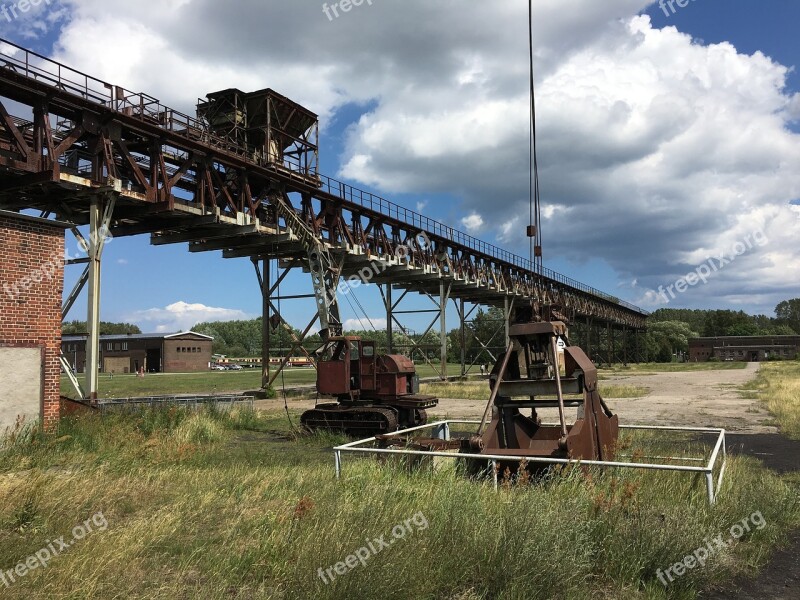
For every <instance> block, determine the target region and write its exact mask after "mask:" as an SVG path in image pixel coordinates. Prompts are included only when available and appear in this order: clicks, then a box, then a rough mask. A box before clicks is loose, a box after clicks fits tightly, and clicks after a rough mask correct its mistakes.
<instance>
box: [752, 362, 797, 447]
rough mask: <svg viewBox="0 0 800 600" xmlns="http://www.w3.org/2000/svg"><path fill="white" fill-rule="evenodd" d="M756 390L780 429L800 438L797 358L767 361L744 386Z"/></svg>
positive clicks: (792, 436) (788, 434)
mask: <svg viewBox="0 0 800 600" xmlns="http://www.w3.org/2000/svg"><path fill="white" fill-rule="evenodd" d="M744 389H745V390H746V393H748V392H749V394H748V397H752V395H753V393H755V394H756V395H757V396H758V397H759V398H760V399H761V400H762V402H764V403H765V404H766V406H767V408H768V409H769V411H770V412H771V413H772V414H773V415H775V417H776V419H777V422H778V425H779V426H780V428H781V432H782V433H784V434H785V435H787V436H789V437H791V438H792V439H795V440H800V362H798V361H791V362H767V363H763V364H762V365H761V368H760V369H759V371H758V375H757V376H756V378H755V379H754V380H753V381H751V382H750V383H748V384H747V385H745V386H744Z"/></svg>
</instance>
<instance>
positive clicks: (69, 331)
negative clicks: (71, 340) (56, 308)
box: [61, 321, 142, 335]
mask: <svg viewBox="0 0 800 600" xmlns="http://www.w3.org/2000/svg"><path fill="white" fill-rule="evenodd" d="M88 329H89V328H88V327H87V325H86V321H69V322H65V323H62V324H61V333H62V334H63V335H86V334H87V333H88ZM129 333H131V334H136V333H142V330H141V329H139V327H137V326H136V325H133V324H131V323H109V322H107V321H100V335H127V334H129Z"/></svg>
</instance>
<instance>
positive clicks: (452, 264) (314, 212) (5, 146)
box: [0, 40, 647, 329]
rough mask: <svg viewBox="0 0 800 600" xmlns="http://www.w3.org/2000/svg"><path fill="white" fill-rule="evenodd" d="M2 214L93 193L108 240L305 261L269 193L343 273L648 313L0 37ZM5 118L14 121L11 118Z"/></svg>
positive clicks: (487, 298)
mask: <svg viewBox="0 0 800 600" xmlns="http://www.w3.org/2000/svg"><path fill="white" fill-rule="evenodd" d="M0 44H4V45H5V47H6V50H7V52H6V53H5V54H4V55H0V207H3V208H6V209H11V210H22V209H38V210H41V211H45V212H50V213H54V214H57V215H58V216H59V217H60V218H62V219H67V220H70V221H72V222H74V223H76V224H85V223H87V222H88V209H89V198H91V196H92V195H97V194H113V195H115V196H116V198H117V200H116V208H115V211H114V221H113V227H112V230H111V233H112V234H113V235H115V236H124V235H137V234H150V235H151V241H152V243H154V244H156V245H161V244H172V243H187V244H188V245H189V250H190V251H192V252H206V251H222V253H223V256H224V257H226V258H237V257H251V258H277V259H280V260H281V261H283V262H284V264H285V265H287V266H289V265H296V266H302V265H303V264H304V260H303V248H302V245H301V244H300V243H299V242H298V239H297V236H296V234H297V232H294V231H292V230H291V228H290V227H289V226H288V225H287V224H286V222H285V221H283V220H282V219H280V218H278V217H277V216H276V215H275V214H274V211H271V210H270V207H269V203H268V202H267V199H268V198H269V197H270V196H271V195H274V194H275V193H276V191H279V192H280V194H282V196H283V197H284V198H285V201H286V202H288V203H289V204H290V205H291V207H292V208H293V209H294V210H295V211H296V212H297V214H298V215H300V216H301V217H302V219H303V220H304V222H305V223H306V225H307V226H308V227H309V228H310V229H311V230H312V231H313V232H314V234H315V235H317V236H318V238H319V239H320V240H321V241H322V242H323V243H325V244H326V245H327V246H328V247H329V248H330V249H331V252H332V253H333V254H334V255H335V256H338V257H339V259H343V275H344V276H345V277H356V276H359V275H362V276H363V275H364V274H369V279H370V281H371V282H373V283H389V284H392V285H396V286H398V287H402V288H406V289H411V290H414V291H418V292H422V293H430V294H432V295H433V294H438V293H439V289H440V284H441V283H442V282H445V284H446V285H447V286H448V288H449V289H450V296H451V297H453V298H461V299H464V300H467V301H470V302H476V303H481V304H488V305H503V304H504V303H505V302H506V299H507V298H520V299H525V300H535V301H539V302H555V303H557V304H559V305H561V306H562V308H563V311H564V312H566V313H567V314H568V315H570V316H571V317H590V318H592V319H595V320H597V321H599V322H607V323H610V324H612V325H616V326H625V327H631V328H634V329H641V328H643V327H644V326H645V322H646V316H647V313H646V312H644V311H642V310H641V309H639V308H637V307H635V306H633V305H631V304H628V303H626V302H622V301H620V300H619V299H617V298H615V297H613V296H610V295H608V294H605V293H603V292H600V291H599V290H596V289H594V288H591V287H589V286H586V285H584V284H582V283H580V282H577V281H575V280H572V279H570V278H568V277H566V276H564V275H561V274H559V273H556V272H554V271H551V270H549V269H545V270H543V271H542V272H540V273H537V272H536V271H535V270H534V268H533V265H532V263H530V262H529V261H528V260H527V259H524V258H522V257H520V256H517V255H515V254H513V253H511V252H508V251H507V250H504V249H502V248H499V247H497V246H495V245H492V244H488V243H486V242H483V241H481V240H479V239H477V238H474V237H472V236H469V235H467V234H465V233H463V232H461V231H458V230H456V229H454V228H452V227H449V226H447V225H445V224H443V223H440V222H438V221H435V220H433V219H430V218H428V217H425V216H424V215H420V214H419V213H416V212H414V211H410V210H408V209H406V208H404V207H402V206H399V205H397V204H394V203H392V202H389V201H388V200H385V199H383V198H380V197H378V196H375V195H373V194H370V193H368V192H365V191H363V190H359V189H357V188H354V187H352V186H350V185H347V184H345V183H343V182H340V181H336V180H334V179H331V178H329V177H325V176H321V175H319V174H317V173H316V171H315V169H313V168H309V166H308V164H300V163H292V162H291V161H290V160H288V159H287V160H283V161H282V162H280V163H275V162H269V161H266V160H265V159H264V158H263V157H253V156H249V155H248V154H247V151H246V149H242V148H240V147H238V146H235V145H231V143H230V141H229V140H226V139H223V138H220V137H218V136H216V135H214V134H213V133H211V132H210V131H209V127H208V125H207V124H206V123H204V122H203V121H201V120H198V119H197V118H194V117H190V116H187V115H184V114H182V113H180V112H178V111H175V110H173V109H171V108H169V107H165V106H163V105H161V104H160V103H159V102H158V100H156V99H155V98H152V97H150V96H147V95H145V94H132V93H130V92H127V91H126V90H124V89H123V88H120V87H118V86H114V85H111V84H108V83H106V82H103V81H101V80H98V79H95V78H92V77H91V76H88V75H85V74H83V73H80V72H78V71H75V70H73V69H70V68H69V67H66V66H65V65H61V64H59V63H56V62H54V61H52V60H50V59H48V58H46V57H43V56H40V55H37V54H35V53H32V52H29V51H26V50H24V49H23V48H20V47H17V46H14V45H13V44H11V43H9V42H3V41H1V40H0ZM12 113H14V114H12Z"/></svg>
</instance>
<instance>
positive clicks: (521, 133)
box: [0, 0, 800, 330]
mask: <svg viewBox="0 0 800 600" xmlns="http://www.w3.org/2000/svg"><path fill="white" fill-rule="evenodd" d="M463 1H464V10H454V9H453V8H450V9H448V8H446V7H440V6H430V4H429V3H425V2H423V1H421V0H413V1H410V2H403V3H400V2H390V1H389V0H384V1H382V2H381V3H377V2H376V3H375V5H374V6H372V7H368V6H366V5H364V6H362V7H360V8H358V9H355V10H354V11H353V12H352V13H350V14H347V15H344V14H343V15H342V16H341V17H340V18H338V19H335V20H333V21H328V19H327V18H326V17H325V16H324V14H323V13H322V11H321V5H320V4H319V3H317V2H316V1H314V2H303V3H297V2H287V1H277V0H276V1H269V2H256V1H255V0H241V1H239V2H231V3H228V4H226V7H227V6H229V7H230V11H227V13H226V12H221V8H220V4H219V3H214V2H211V0H180V1H179V2H175V3H171V4H169V6H168V7H166V8H165V6H164V3H158V2H155V1H151V0H145V1H143V2H141V3H136V7H135V8H134V7H132V6H131V5H130V3H124V2H121V1H118V0H110V1H105V0H104V1H101V0H62V1H61V2H55V1H54V2H52V3H51V4H50V6H46V5H42V6H40V7H39V9H38V11H37V12H35V13H34V12H31V13H29V14H27V15H20V16H19V18H17V19H16V20H14V21H13V22H11V23H9V22H3V17H2V16H0V35H2V36H3V37H4V38H6V39H9V40H10V41H13V42H15V43H18V44H20V45H23V46H26V47H30V48H33V49H35V50H37V51H39V52H41V53H43V54H46V55H55V56H57V57H58V58H59V59H60V60H63V61H65V62H67V63H68V64H70V65H71V66H73V67H75V68H77V69H79V70H83V71H86V72H88V73H90V74H92V75H95V76H97V77H99V78H102V79H105V80H109V81H112V82H113V83H115V84H120V85H123V86H124V87H126V88H128V89H136V90H141V91H145V92H147V93H150V94H152V95H155V96H156V97H159V98H160V99H162V101H164V102H165V103H167V104H170V105H173V106H175V107H176V108H178V109H181V110H184V111H186V112H189V111H191V110H192V109H193V101H194V99H195V98H196V97H198V96H200V95H203V94H204V93H205V92H210V91H213V90H215V89H222V88H224V87H228V86H231V85H233V86H236V87H240V88H243V89H259V88H262V87H268V86H269V87H275V88H276V89H278V90H279V91H281V92H282V93H284V94H286V95H288V96H290V97H292V98H294V99H296V100H298V101H299V102H301V103H303V104H305V105H307V106H309V107H310V108H312V109H313V110H315V111H316V112H319V113H320V115H321V125H322V132H321V136H322V137H321V171H322V172H323V173H326V174H329V175H331V176H334V177H338V178H341V179H345V180H347V181H349V182H351V183H353V184H354V185H356V186H358V187H362V188H365V189H369V190H371V191H376V192H377V193H379V194H381V195H383V196H385V197H387V198H389V199H391V200H394V201H395V202H398V203H400V204H403V205H405V206H408V207H410V208H417V207H420V208H422V210H423V212H424V213H425V214H426V215H428V216H431V217H433V218H436V219H439V220H442V221H444V222H446V223H448V224H453V225H457V226H461V224H462V221H463V220H465V219H467V218H468V217H472V220H470V221H465V223H464V224H463V227H467V224H470V226H471V227H473V230H472V231H470V233H472V234H473V235H475V236H477V237H481V238H483V239H486V240H487V241H489V242H492V243H497V244H498V245H501V246H505V247H507V248H509V249H511V250H514V251H516V252H517V253H520V254H523V255H524V254H526V251H527V247H526V243H525V240H524V226H525V224H526V220H527V208H526V206H527V205H526V203H527V197H526V175H525V173H524V161H525V149H526V147H527V141H526V130H525V127H526V126H525V123H526V112H525V100H526V98H525V88H526V84H527V80H526V68H527V64H526V58H527V55H526V34H527V31H526V27H525V22H524V20H522V21H520V17H523V18H524V15H525V12H526V10H527V6H526V4H527V3H524V2H516V1H515V2H509V3H504V4H503V5H502V6H497V5H494V4H493V5H492V6H480V7H476V6H475V5H474V3H468V2H467V0H463ZM7 3H8V2H7ZM601 4H603V5H604V6H602V7H599V6H598V3H596V2H589V1H588V0H568V1H566V2H555V0H553V1H543V2H537V3H536V6H537V8H535V13H534V23H535V32H536V51H537V79H538V85H539V86H540V97H539V99H538V104H539V119H540V123H541V127H542V136H541V140H540V159H541V161H542V167H543V168H542V174H541V177H542V191H543V199H544V202H545V223H544V227H545V229H544V234H545V264H546V266H548V267H550V268H552V269H555V270H557V271H560V272H562V273H565V274H567V275H569V276H570V277H573V278H575V279H578V280H580V281H582V282H585V283H587V284H589V285H592V286H594V287H597V288H600V289H602V290H605V291H608V292H610V293H614V294H616V295H618V296H620V297H621V298H623V299H625V300H628V301H631V302H634V303H638V304H640V305H642V306H644V307H645V308H647V309H649V310H654V309H655V308H658V307H660V306H667V304H665V303H663V302H662V299H661V298H662V297H663V296H659V294H658V290H659V289H660V288H661V287H662V286H668V285H669V284H671V283H674V282H675V281H676V279H677V278H679V277H680V276H681V275H685V274H686V273H688V272H691V271H693V270H694V269H695V267H696V266H697V265H700V264H702V263H703V262H704V261H705V260H706V258H707V257H709V256H711V255H712V254H713V253H715V252H717V253H718V252H720V251H723V250H724V249H725V248H730V247H731V246H732V245H733V244H734V243H735V242H736V241H737V240H740V239H742V238H743V237H744V236H745V234H747V233H748V232H752V231H753V230H754V229H763V230H764V231H765V232H766V233H768V234H769V236H768V237H769V240H770V243H769V245H766V246H765V247H763V248H762V247H758V248H754V249H753V251H752V252H748V253H747V254H746V255H745V256H743V257H741V258H739V259H737V261H736V263H734V264H733V265H732V266H730V267H726V270H725V271H723V272H721V273H720V274H718V275H717V276H716V278H715V279H714V280H713V281H711V282H710V283H709V284H708V285H704V286H697V287H694V288H692V289H690V290H689V291H688V292H687V293H685V294H683V295H681V296H679V297H678V298H676V299H672V300H671V301H670V302H669V304H668V305H669V306H670V307H683V306H686V307H691V308H711V307H720V308H736V309H738V308H742V309H744V310H748V311H750V312H764V313H768V314H770V313H771V312H772V308H773V307H774V306H775V304H777V302H778V301H780V300H782V299H785V298H790V297H796V296H798V295H800V294H798V293H797V292H798V291H799V290H798V289H797V285H796V283H795V282H796V281H797V278H794V280H792V274H793V273H795V272H797V273H800V259H799V258H798V257H799V255H798V253H797V252H796V251H795V250H794V249H793V248H791V241H792V240H796V239H797V238H796V237H793V236H795V235H796V232H797V227H798V225H797V221H798V214H800V213H798V211H796V210H793V209H792V205H791V203H792V201H793V200H796V199H797V198H798V197H799V196H800V193H798V189H799V186H800V182H798V179H797V174H791V171H792V169H790V168H789V166H788V165H789V164H791V162H792V160H793V157H792V153H794V152H796V151H797V150H798V146H797V137H796V135H795V132H796V127H797V117H798V116H800V100H798V97H794V94H796V93H797V92H798V91H800V89H798V86H800V79H798V74H797V73H796V72H794V65H795V64H796V62H797V56H799V55H800V40H798V38H797V36H796V35H795V32H794V31H793V28H794V27H795V26H796V24H797V23H798V22H800V5H797V3H790V2H785V1H782V0H762V1H759V2H755V1H754V0H752V1H747V0H724V1H723V0H694V1H692V2H689V4H688V5H687V6H686V7H684V8H680V7H678V6H677V5H676V6H675V8H676V10H675V13H674V14H670V15H665V13H664V11H663V10H662V9H661V8H659V6H658V4H652V3H648V2H645V1H637V0H610V1H609V2H606V3H601ZM456 5H457V3H456ZM516 5H519V6H516ZM456 8H457V6H456ZM467 9H469V10H467ZM159 11H161V12H159ZM228 13H231V14H228ZM148 14H151V15H158V16H159V19H154V18H146V16H147V15H148ZM637 15H638V16H637ZM642 15H645V16H649V22H647V21H646V20H645V21H642V18H643V17H642ZM243 16H244V17H247V18H246V19H242V17H243ZM158 20H160V21H161V24H160V25H156V24H154V21H158ZM243 21H244V23H243ZM193 26H194V27H196V28H201V27H202V28H205V29H207V30H208V34H207V35H197V34H194V35H193V34H192V27H193ZM669 28H676V29H677V31H676V32H671V31H670V29H669ZM217 38H219V39H220V40H225V41H226V42H229V43H223V42H219V44H220V45H217V42H216V41H215V40H216V39H217ZM267 40H270V41H269V42H268V41H267ZM724 43H727V45H725V46H720V44H724ZM295 47H300V48H302V50H299V51H297V52H294V53H293V52H292V51H290V48H295ZM757 52H761V53H763V54H765V55H767V56H768V57H769V58H770V59H771V61H769V60H767V59H760V58H759V57H757V56H753V55H754V54H755V53H757ZM153 65H158V68H153ZM245 65H246V66H245ZM783 67H787V68H789V69H790V70H789V71H785V70H784V69H783ZM648 78H652V80H649V79H648ZM784 84H785V85H784ZM654 87H658V88H659V93H657V94H656V93H654V92H653V93H652V95H651V93H650V90H652V89H653V88H654ZM740 129H741V131H739V130H740ZM653 140H656V141H653ZM762 145H763V146H762ZM765 148H766V149H770V150H764V149H765ZM751 150H752V152H751ZM795 158H796V157H795ZM795 164H796V163H795ZM795 171H796V169H795ZM787 240H788V242H787ZM70 246H71V251H73V253H74V250H75V244H74V242H72V241H70ZM787 265H788V268H787ZM781 269H782V270H783V276H782V277H781V276H779V274H778V271H779V270H781ZM73 270H77V268H73V269H70V270H69V271H70V272H69V273H68V276H67V288H70V287H71V285H72V283H73V282H74V279H75V277H77V274H78V273H77V272H74V273H73V272H72V271H73ZM787 277H788V280H787ZM793 286H794V289H793ZM282 291H283V292H284V293H302V292H308V291H310V283H309V281H308V280H307V278H306V277H304V276H300V275H298V276H297V277H293V278H291V279H290V280H289V281H288V282H287V284H286V285H285V286H284V289H283V290H282ZM358 297H359V299H360V300H361V302H362V304H363V305H364V306H365V307H366V309H367V313H368V314H369V316H370V317H371V318H372V319H373V321H374V322H375V323H376V324H377V325H378V326H380V325H381V324H382V321H381V318H382V317H383V316H384V315H383V310H382V308H381V307H380V306H379V301H378V295H377V294H376V293H375V291H374V290H369V289H367V290H363V291H359V292H358ZM103 300H104V304H103V319H105V320H133V321H136V322H137V323H138V324H139V325H140V326H141V327H142V328H143V329H145V330H148V329H156V328H158V329H165V330H175V329H183V328H187V327H190V326H191V324H192V320H193V319H195V318H198V319H204V318H209V319H216V318H231V317H250V316H256V315H257V314H259V310H260V299H259V297H258V290H257V285H256V279H255V276H254V274H253V269H252V265H251V264H250V262H249V261H248V260H246V259H240V260H235V261H228V260H223V259H222V258H221V255H220V253H209V254H205V255H198V254H190V253H189V252H188V251H187V250H186V248H185V246H175V247H151V246H149V244H148V239H147V237H146V236H145V237H138V238H133V239H117V240H113V242H112V243H111V244H110V245H109V246H108V247H107V254H106V257H105V266H104V271H103ZM413 306H418V307H427V306H426V304H425V303H424V302H422V301H419V300H415V301H413V302H412V303H411V304H410V305H409V307H413ZM83 307H84V304H83V303H82V302H79V303H78V304H77V305H76V308H75V309H73V312H72V314H71V315H70V318H84V312H85V311H84V308H83ZM192 307H193V308H192ZM283 308H284V310H285V312H286V314H287V315H288V316H289V318H290V320H291V321H292V322H293V324H295V325H297V326H301V325H304V324H305V323H304V322H303V321H304V318H305V315H306V314H310V311H311V310H313V307H312V305H311V304H310V303H309V304H307V305H301V304H300V303H297V305H296V306H288V305H287V306H284V307H283ZM344 312H345V318H353V317H356V316H361V315H356V314H353V313H352V311H351V310H350V308H349V306H347V304H345V305H344ZM452 317H453V315H451V319H450V325H451V326H453V327H454V326H455V325H456V323H455V320H454V319H453V318H452ZM424 320H425V319H424V318H421V319H416V320H414V319H411V321H410V326H411V327H412V328H414V329H420V328H423V325H422V321H424Z"/></svg>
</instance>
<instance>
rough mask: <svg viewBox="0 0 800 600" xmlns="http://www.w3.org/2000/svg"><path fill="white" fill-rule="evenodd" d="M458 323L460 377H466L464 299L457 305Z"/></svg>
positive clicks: (465, 314)
mask: <svg viewBox="0 0 800 600" xmlns="http://www.w3.org/2000/svg"><path fill="white" fill-rule="evenodd" d="M457 308H458V323H459V330H458V331H459V343H460V344H461V377H466V376H467V312H466V305H465V303H464V299H463V298H462V299H460V300H459V301H458V303H457Z"/></svg>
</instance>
